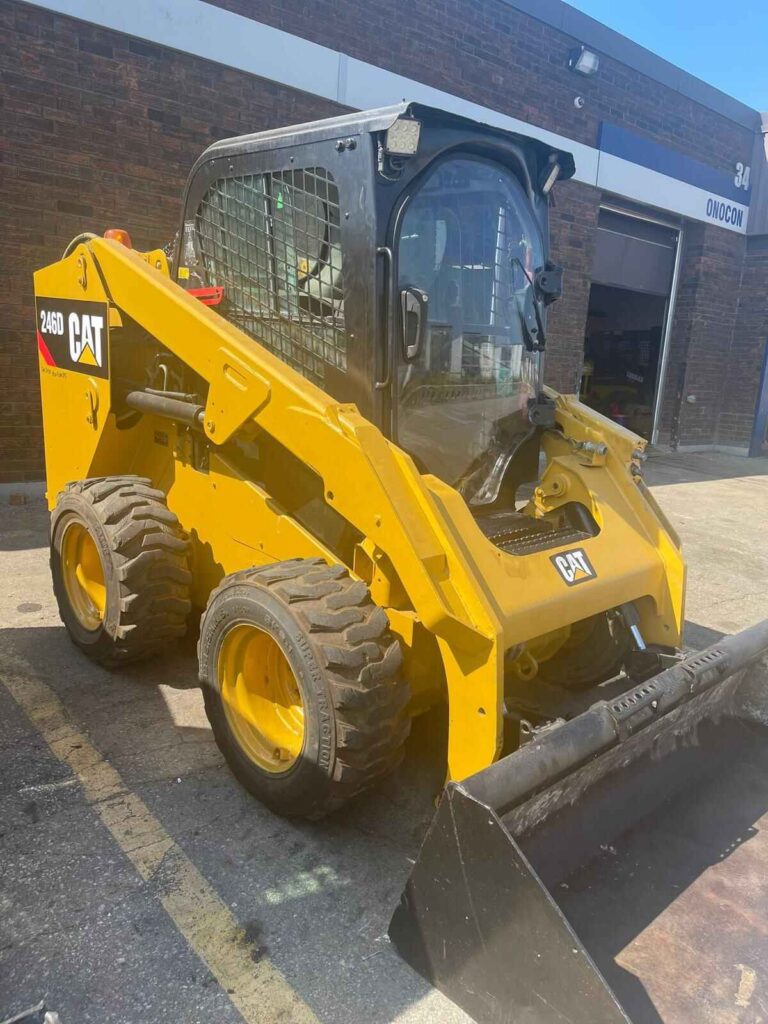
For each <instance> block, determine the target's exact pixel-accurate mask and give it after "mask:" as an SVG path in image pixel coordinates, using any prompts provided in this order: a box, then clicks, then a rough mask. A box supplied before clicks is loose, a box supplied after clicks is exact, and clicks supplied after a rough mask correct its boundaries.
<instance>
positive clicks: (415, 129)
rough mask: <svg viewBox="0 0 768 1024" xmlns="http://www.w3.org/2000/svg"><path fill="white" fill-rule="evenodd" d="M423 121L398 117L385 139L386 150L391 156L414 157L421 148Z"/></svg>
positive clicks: (388, 129)
mask: <svg viewBox="0 0 768 1024" xmlns="http://www.w3.org/2000/svg"><path fill="white" fill-rule="evenodd" d="M420 135H421V121H415V120H414V119H413V118H411V117H398V119H397V120H396V121H395V122H394V123H393V124H391V125H390V126H389V128H387V134H386V136H385V138H384V150H385V152H387V153H389V155H390V156H413V154H414V153H415V152H416V150H417V149H418V148H419V136H420Z"/></svg>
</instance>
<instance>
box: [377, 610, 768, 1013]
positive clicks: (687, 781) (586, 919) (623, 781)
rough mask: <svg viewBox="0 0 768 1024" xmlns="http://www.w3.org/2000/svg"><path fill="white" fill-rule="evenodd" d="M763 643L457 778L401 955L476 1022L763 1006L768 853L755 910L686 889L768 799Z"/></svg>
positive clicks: (395, 927)
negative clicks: (665, 921)
mask: <svg viewBox="0 0 768 1024" xmlns="http://www.w3.org/2000/svg"><path fill="white" fill-rule="evenodd" d="M766 652H768V620H766V621H764V622H761V623H759V624H758V625H756V626H753V627H751V628H750V629H747V630H744V631H743V632H741V633H739V634H737V635H735V636H731V637H726V638H724V639H723V640H722V641H721V642H719V643H717V644H715V645H713V646H712V647H710V648H708V649H707V650H705V651H703V652H701V653H699V654H696V655H693V656H691V657H689V658H687V659H686V660H685V661H682V662H680V663H679V664H677V665H675V666H673V667H672V668H669V669H667V670H666V671H664V672H661V673H660V674H659V675H657V676H654V677H653V678H651V679H649V680H647V681H646V682H643V683H641V684H639V685H637V686H635V687H634V688H633V689H631V690H630V691H628V692H627V693H625V694H623V695H622V696H621V697H618V698H617V699H615V700H612V701H601V702H599V703H597V704H594V705H593V706H592V707H590V708H589V709H588V710H587V711H585V712H583V713H582V714H580V715H578V716H577V717H575V718H573V719H571V720H570V721H568V722H566V723H564V724H561V725H559V726H556V727H553V728H552V729H551V730H550V731H549V732H547V733H545V734H543V735H541V736H540V737H539V738H538V739H537V740H536V741H535V742H532V743H530V744H528V745H527V746H525V747H522V748H521V749H520V750H518V751H516V752H515V753H513V754H510V755H509V756H508V757H505V758H502V759H501V760H500V761H498V762H496V763H495V764H494V765H491V766H490V767H489V768H487V769H485V770H484V771H482V772H479V773H478V774H477V775H474V776H472V777H471V778H469V779H466V780H464V781H463V782H461V783H451V784H450V785H449V786H448V787H447V789H446V791H445V793H444V795H443V797H442V800H441V803H440V806H439V808H438V810H437V813H436V815H435V818H434V820H433V822H432V825H431V827H430V829H429V831H428V833H427V835H426V837H425V839H424V843H423V845H422V848H421V851H420V853H419V857H418V860H417V862H416V865H415V867H414V869H413V872H412V874H411V877H410V879H409V881H408V884H407V886H406V889H405V892H404V893H403V897H402V899H401V902H400V904H399V906H398V907H397V909H396V911H395V914H394V916H393V918H392V923H391V925H390V930H389V934H390V938H391V939H392V942H393V943H394V945H395V946H396V948H397V949H398V951H399V952H400V954H401V955H402V956H403V957H404V958H405V960H407V961H408V963H410V964H411V966H412V967H414V968H415V969H416V970H417V971H418V972H419V973H420V974H422V975H423V976H424V977H425V978H427V979H428V980H429V981H430V982H431V983H432V984H434V985H435V986H436V987H437V988H438V989H440V990H441V991H442V992H444V993H445V994H446V995H447V996H448V997H449V998H450V999H452V1000H453V1001H454V1002H456V1003H457V1004H458V1005H459V1006H461V1007H462V1008H463V1009H464V1010H465V1011H466V1012H467V1013H469V1014H470V1016H472V1017H473V1018H474V1019H475V1020H476V1021H477V1022H478V1024H486V1022H487V1024H506V1022H509V1024H534V1022H535V1024H564V1022H569V1024H617V1022H622V1021H623V1022H626V1021H628V1020H630V1015H631V1019H632V1020H633V1021H635V1024H640V1022H643V1024H644V1022H646V1021H647V1022H649V1024H650V1022H655V1024H659V1022H660V1021H662V1020H663V1021H664V1022H665V1024H672V1022H675V1024H682V1022H687V1021H690V1022H691V1024H693V1022H694V1021H695V1024H704V1022H705V1021H707V1020H711V1021H713V1022H714V1021H718V1022H720V1021H726V1020H727V1021H729V1022H731V1021H733V1022H742V1021H743V1022H744V1024H747V1022H749V1024H752V1022H753V1021H755V1022H756V1021H758V1020H761V1019H765V1018H764V1017H761V1016H760V1015H759V1013H758V1015H757V1016H755V1015H754V1013H757V1012H758V1010H757V1004H756V1001H759V1000H761V999H764V998H765V996H764V995H763V993H762V989H760V990H759V991H757V992H756V986H758V984H759V979H758V972H757V966H756V967H754V968H753V967H750V966H749V962H750V961H751V962H753V963H754V964H755V965H759V964H761V963H763V964H768V927H766V926H765V924H764V921H765V914H766V910H768V880H766V875H768V872H767V871H766V865H768V856H766V859H765V860H762V861H758V862H757V863H756V864H754V865H753V866H752V870H753V871H754V872H755V873H756V875H757V877H756V878H755V879H752V881H753V882H755V883H756V885H757V888H758V889H760V883H761V882H762V890H761V893H760V894H758V895H756V896H755V899H758V898H759V896H760V895H762V897H763V906H762V909H761V910H760V911H758V912H755V907H754V906H750V907H747V908H746V909H745V911H744V912H740V911H738V910H735V909H734V908H733V907H732V906H731V905H730V902H729V901H730V900H731V897H730V896H728V898H727V899H726V904H727V906H728V909H727V910H726V911H724V910H723V901H722V900H720V901H718V899H717V898H714V899H713V898H711V893H710V894H705V896H704V899H703V900H701V899H700V900H699V901H698V903H697V902H696V901H695V900H694V901H691V900H688V901H687V903H686V901H685V900H683V899H682V897H683V896H685V895H687V894H688V890H690V888H691V884H692V882H693V881H694V880H695V879H696V878H697V877H698V876H700V875H701V874H702V872H703V871H704V870H705V869H706V868H707V867H708V866H710V865H711V864H712V863H716V862H718V861H722V860H724V859H725V857H726V856H727V855H728V853H729V852H732V850H733V849H734V848H735V847H737V846H738V845H739V844H740V842H742V841H743V840H744V838H745V837H746V836H749V834H750V833H749V829H750V828H751V827H752V824H753V822H754V820H755V817H756V816H757V817H759V814H760V813H761V812H762V813H764V812H766V811H768V783H763V782H762V780H763V779H764V778H767V777H768V772H767V771H766V769H768V742H766V741H768V668H767V667H766V664H764V663H763V656H764V655H765V654H766ZM745 780H747V782H746V785H745ZM749 780H755V785H754V786H753V784H752V782H751V781H749ZM758 780H759V781H758ZM729 786H730V790H729ZM755 786H756V787H757V789H756V790H755ZM749 819H751V821H750V820H749ZM766 852H767V853H768V849H767V850H766ZM753 888H754V886H753ZM732 889H733V890H734V891H736V892H737V893H739V894H740V895H741V897H742V898H743V897H744V895H745V892H746V893H747V896H746V898H747V900H748V901H750V900H752V898H753V897H752V895H751V889H750V885H749V879H745V878H742V877H741V876H739V878H737V880H736V884H735V885H733V886H732ZM677 897H681V902H682V903H685V907H684V909H683V911H682V912H681V913H682V917H681V914H680V913H679V914H678V921H677V931H675V930H674V929H673V930H672V932H671V933H670V930H669V929H668V928H667V929H666V930H665V928H663V927H661V926H659V925H658V924H657V922H658V920H659V919H660V914H661V912H662V911H663V910H664V908H665V907H668V906H670V905H671V904H673V903H675V900H676V899H677ZM675 906H677V904H675ZM761 921H762V922H763V924H760V922H761ZM654 928H655V929H656V931H655V932H654ZM708 929H709V931H710V932H711V933H712V934H709V933H708ZM577 932H578V933H579V934H577ZM579 935H581V938H580V937H579ZM638 935H642V936H643V937H644V942H645V946H644V948H645V953H644V959H643V956H641V957H640V961H641V962H640V963H639V966H638V965H635V966H634V967H632V966H630V967H629V968H626V967H622V966H620V965H619V964H617V962H616V954H617V953H618V952H620V950H621V949H622V948H624V947H625V946H626V945H627V943H628V942H630V941H631V940H632V939H635V938H637V936H638ZM697 942H699V945H700V946H701V948H698V949H697V948H696V944H697ZM683 946H684V947H685V948H684V949H683V948H682V947H683ZM692 950H693V952H692ZM702 951H703V952H702ZM740 970H741V972H742V973H741V974H739V971H740ZM718 971H719V972H721V973H723V972H725V973H727V972H728V971H730V972H731V974H730V975H729V976H728V979H727V981H725V982H723V979H722V978H720V977H719V976H718V977H715V975H716V974H717V972H718ZM744 972H747V973H746V974H745V973H744ZM749 972H751V973H749ZM607 978H609V979H610V984H609V981H608V980H606V979H607ZM745 978H746V982H745ZM651 992H652V994H649V993H651ZM702 995H703V996H704V998H702ZM619 996H620V997H621V1001H620V999H619ZM750 1006H751V1009H750ZM660 1011H661V1013H663V1016H661V1015H660ZM742 1011H745V1012H742ZM753 1011H754V1013H753V1015H752V1016H750V1015H749V1014H750V1013H752V1012H753ZM760 1012H762V1010H760ZM734 1013H735V1014H736V1015H735V1016H734Z"/></svg>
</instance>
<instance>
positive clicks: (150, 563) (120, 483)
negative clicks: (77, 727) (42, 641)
mask: <svg viewBox="0 0 768 1024" xmlns="http://www.w3.org/2000/svg"><path fill="white" fill-rule="evenodd" d="M187 547H188V545H187V540H186V537H185V535H184V533H183V531H182V529H181V527H180V526H179V522H178V520H177V519H176V516H175V515H174V514H173V513H172V512H171V511H170V509H169V508H168V506H167V505H166V503H165V495H164V494H163V492H162V491H159V490H157V489H156V488H154V487H152V485H151V482H150V481H149V480H147V479H145V478H143V477H137V476H115V477H102V478H99V479H92V480H80V481H78V482H76V483H72V484H67V486H66V488H65V489H64V491H62V493H61V494H60V495H59V497H58V500H57V502H56V508H55V509H54V511H53V513H52V516H51V574H52V576H53V589H54V593H55V595H56V600H57V602H58V605H59V613H60V615H61V618H62V621H63V622H64V625H65V626H66V627H67V630H68V632H69V635H70V637H71V638H72V640H73V641H74V642H75V643H76V644H77V646H78V647H80V648H81V649H82V650H83V651H85V653H86V654H88V655H89V656H90V657H91V658H93V659H94V660H95V661H98V662H100V663H101V664H105V665H120V664H125V663H127V662H130V661H137V660H140V659H141V658H145V657H148V656H149V655H151V654H154V653H156V652H158V651H161V650H164V649H166V648H167V646H168V644H169V643H170V642H172V641H174V640H175V639H176V638H177V637H180V636H182V635H183V634H184V632H185V630H186V624H187V616H188V614H189V611H190V607H191V605H190V601H189V585H190V581H191V575H190V572H189V568H188V566H187Z"/></svg>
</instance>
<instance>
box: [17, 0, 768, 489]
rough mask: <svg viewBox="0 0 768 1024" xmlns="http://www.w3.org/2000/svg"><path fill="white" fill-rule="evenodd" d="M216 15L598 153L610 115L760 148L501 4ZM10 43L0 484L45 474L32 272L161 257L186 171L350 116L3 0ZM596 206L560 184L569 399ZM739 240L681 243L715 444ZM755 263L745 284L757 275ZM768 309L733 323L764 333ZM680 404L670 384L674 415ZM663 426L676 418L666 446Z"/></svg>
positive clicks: (678, 329) (562, 335)
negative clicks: (760, 325)
mask: <svg viewBox="0 0 768 1024" xmlns="http://www.w3.org/2000/svg"><path fill="white" fill-rule="evenodd" d="M216 3H217V4H218V6H221V7H227V8H229V9H231V10H233V11H236V12H238V13H242V14H246V15H248V16H250V17H254V18H258V19H260V20H262V21H264V22H267V23H269V24H272V25H274V26H276V27H279V28H283V29H285V30H286V31H289V32H292V33H296V34H299V35H304V36H306V37H308V38H311V39H313V40H314V41H317V42H319V43H323V44H325V45H328V46H331V47H334V48H337V49H343V50H344V51H345V52H347V53H349V54H351V55H352V56H356V57H359V58H361V59H363V60H367V61H370V62H371V63H374V64H377V65H380V66H383V67H388V68H390V69H391V70H393V71H395V72H398V73H401V74H406V75H410V76H413V77H418V78H419V79H422V80H423V81H425V82H427V83H428V84H431V85H434V86H437V87H439V88H443V89H445V90H447V91H450V92H454V93H458V94H461V95H464V96H466V97H467V98H469V99H472V100H475V101H476V102H479V103H483V104H487V105H489V106H491V107H494V108H496V109H499V110H502V111H504V112H507V113H509V114H511V115H513V116H516V117H520V118H522V119H527V120H530V121H532V122H535V123H538V124H542V125H544V126H546V127H548V128H550V129H552V130H554V131H558V132H562V133H563V134H565V135H567V136H570V137H573V138H576V139H579V140H582V141H584V142H586V143H589V144H592V145H594V144H595V141H596V135H597V126H598V123H599V121H600V120H601V119H603V118H605V119H607V120H611V121H614V122H618V123H623V124H625V125H626V126H628V127H630V128H631V129H632V130H633V131H637V132H640V133H641V134H646V135H649V136H651V137H654V138H658V139H659V140H661V141H663V142H666V143H668V144H670V145H673V146H675V147H676V148H678V149H681V150H684V151H685V152H688V153H690V154H691V155H693V156H695V157H697V158H699V159H705V160H707V162H709V163H711V164H712V165H714V166H718V167H722V168H730V167H731V166H732V162H733V160H734V159H735V154H741V153H742V152H743V151H745V147H746V146H747V142H749V145H751V136H750V133H749V132H747V131H746V130H745V129H743V128H741V127H739V126H738V125H735V124H733V123H732V122H730V121H728V120H727V119H725V118H722V117H720V116H719V115H717V114H715V113H713V112H711V111H709V110H706V109H705V108H703V107H701V106H699V105H697V104H696V103H694V102H693V101H691V100H688V99H686V98H685V97H683V96H681V95H680V94H678V93H676V92H673V91H672V90H668V89H665V88H664V87H662V86H660V85H657V84H656V83H654V82H653V81H652V80H650V79H646V78H644V77H643V76H642V75H639V74H637V73H636V72H632V71H630V70H628V69H626V68H623V67H622V66H621V65H618V64H617V63H616V62H614V61H611V60H609V59H604V60H603V62H602V64H601V70H600V74H599V75H598V76H597V77H596V78H595V79H592V80H587V79H581V78H577V77H576V76H574V75H573V73H572V72H570V71H568V70H567V67H566V64H567V55H568V50H569V49H570V47H571V46H572V45H573V43H574V42H575V41H574V40H573V39H571V38H570V37H568V36H566V35H564V34H562V33H560V32H557V31H555V30H553V29H551V28H548V27H546V26H544V25H543V24H542V23H540V22H538V21H536V20H535V19H533V18H530V17H528V16H527V15H524V14H521V13H520V12H518V11H515V10H514V9H513V8H511V7H510V6H508V5H507V4H505V3H503V2H501V0H407V2H406V0H366V2H365V3H363V2H361V0H316V3H315V4H314V5H313V8H312V16H311V17H309V16H308V15H307V9H306V5H305V4H304V3H303V0H281V2H279V3H278V2H277V0H275V2H270V0H216ZM0 33H2V38H3V44H4V45H3V46H2V47H0V83H1V84H2V92H3V100H2V103H3V117H2V119H0V145H1V146H2V169H3V174H2V178H1V179H0V208H2V210H3V224H2V231H0V264H2V266H3V268H4V271H5V275H4V287H5V296H6V301H5V304H4V316H3V322H2V326H1V327H0V484H2V483H6V482H10V481H16V480H25V479H26V480H29V479H39V478H40V477H41V476H42V473H43V463H42V439H41V427H40V409H39V397H38V383H37V369H36V354H35V348H34V341H33V324H34V318H33V304H32V302H33V299H32V281H31V275H32V271H33V270H34V269H35V268H36V267H39V266H42V265H44V264H46V263H48V262H51V261H52V260H54V259H56V258H57V257H58V256H59V254H60V253H61V251H62V249H63V247H64V245H65V244H66V243H67V241H69V239H70V238H72V237H73V236H74V235H75V234H77V233H79V232H80V231H83V230H94V231H97V232H101V231H103V229H104V228H105V227H107V226H111V225H116V226H123V227H126V228H128V229H129V230H130V231H131V233H132V235H133V238H134V242H135V244H136V245H137V246H139V247H141V246H150V245H155V244H159V243H162V242H163V241H165V240H167V239H169V238H170V237H171V236H172V235H173V233H174V231H175V230H176V227H177V223H178V217H179V210H180V198H181V193H182V189H183V185H184V181H185V178H186V175H187V172H188V170H189V168H190V167H191V165H192V163H193V161H194V159H195V158H196V157H197V155H198V154H199V153H200V151H201V150H202V149H203V148H205V146H207V145H208V144H209V143H210V142H211V141H213V140H214V139H217V138H221V137H224V136H227V135H235V134H240V133H243V132H249V131H255V130H259V129H263V128H270V127H275V126H278V125H283V124H290V123H298V122H301V121H305V120H310V119H313V118H317V117H323V116H327V115H330V114H333V113H335V112H338V110H339V109H340V108H339V107H338V106H337V105H336V104H333V103H331V102H329V101H326V100H323V99H320V98H317V97H312V96H309V95H307V94H304V93H299V92H296V91H295V90H291V89H288V88H283V87H280V86H277V85H275V84H274V83H271V82H268V81H265V80H263V79H259V78H256V77H254V76H252V75H248V74H245V73H243V72H239V71H235V70H232V69H228V68H225V67H222V66H220V65H217V64H214V63H212V62H209V61H205V60H202V59H200V58H196V57H191V56H187V55H184V54H180V53H177V52H175V51H172V50H169V49H165V48H162V47H158V46H155V45H150V44H148V43H145V42H143V41H140V40H137V39H132V38H129V37H127V36H125V35H122V34H119V33H115V32H110V31H107V30H102V29H98V28H96V27H94V26H90V25H87V24H85V23H83V22H78V21H76V20H74V19H71V18H67V17H63V16H60V15H55V14H52V13H49V12H46V11H43V10H41V9H39V8H36V7H31V6H27V5H26V4H24V3H20V2H18V0H0ZM576 91H579V92H581V93H583V94H584V95H585V96H586V97H587V103H586V106H585V107H584V109H583V110H582V111H577V110H576V109H575V107H574V106H573V96H574V94H575V92H576ZM599 200H600V195H599V193H598V192H597V190H595V189H592V188H589V187H588V186H585V185H582V184H579V183H576V182H566V183H561V185H559V186H558V188H557V206H556V208H555V209H554V211H553V217H552V240H553V255H554V257H555V259H557V260H558V261H559V262H561V263H562V264H563V265H564V266H565V268H566V279H565V292H564V295H563V298H562V299H561V300H560V301H559V302H558V303H557V304H556V305H555V306H553V307H552V310H551V316H550V332H549V333H550V350H549V354H548V362H547V366H548V370H547V378H548V380H549V382H550V383H552V384H554V385H555V386H556V387H558V388H560V389H562V390H565V391H570V390H572V389H573V388H574V386H575V383H576V380H577V378H578V375H579V371H580V367H581V361H582V345H583V337H584V326H585V320H586V310H587V302H588V293H589V278H590V270H591V265H592V254H593V246H594V241H595V224H596V218H597V209H598V204H599ZM740 245H742V246H743V240H740V239H739V238H738V237H737V236H735V235H731V234H729V233H727V232H724V231H722V230H720V229H717V228H705V227H704V226H703V225H692V226H691V230H690V231H689V232H688V238H687V241H686V258H685V261H684V267H683V270H684V281H683V287H682V289H681V296H680V302H679V303H678V314H677V318H676V322H675V328H674V337H673V358H672V360H671V365H670V383H671V384H673V383H674V380H673V378H674V374H675V373H676V372H677V369H678V367H679V365H680V363H681V362H684V361H685V357H693V358H694V359H695V360H696V361H699V360H700V362H701V364H700V366H699V368H698V369H696V370H695V371H690V372H693V373H694V376H693V377H692V378H691V383H695V385H696V388H697V389H698V393H699V394H700V396H701V404H700V405H699V406H698V408H693V409H689V408H686V409H685V410H684V414H683V417H682V419H681V422H680V425H681V428H684V434H685V437H686V438H699V437H704V435H705V434H707V433H708V432H709V434H710V435H712V434H713V429H714V428H713V427H712V423H714V419H713V417H715V416H716V413H717V411H718V410H719V408H720V406H721V405H722V414H723V433H724V436H725V435H727V436H728V437H729V438H730V437H735V436H736V435H741V433H742V432H743V431H745V430H746V421H747V417H746V416H745V415H744V414H743V408H742V406H743V402H742V400H741V399H738V400H737V399H736V398H735V397H734V399H733V401H731V400H730V399H726V398H722V402H721V395H720V393H719V391H718V379H717V378H718V373H719V374H720V375H721V374H722V364H723V360H724V358H725V355H724V353H725V351H727V347H728V346H730V345H731V344H732V343H733V346H734V347H733V356H734V358H733V363H734V367H735V366H737V365H738V366H743V367H744V373H745V376H746V377H747V378H748V377H749V374H750V373H751V372H752V371H751V370H750V369H749V367H751V366H752V365H753V363H754V359H755V358H756V357H757V352H758V348H756V347H755V345H757V342H748V341H747V340H744V341H743V343H742V342H741V341H740V340H736V336H735V335H734V334H733V331H732V325H733V319H731V321H730V329H729V324H728V317H729V316H731V318H733V316H734V315H735V306H734V304H733V294H734V293H733V292H732V291H729V290H728V289H729V288H734V287H736V286H737V285H738V277H739V275H740V273H741V270H740V265H739V263H738V261H739V259H740V249H739V246H740ZM753 262H754V267H752V268H751V269H750V270H749V271H748V270H747V269H746V268H745V272H744V282H745V288H747V289H749V288H754V287H757V282H758V280H759V275H760V271H759V260H755V261H753ZM699 272H701V273H702V274H703V275H704V277H703V278H701V279H699V277H698V274H699ZM734 278H735V279H736V286H734V283H733V282H734ZM762 294H763V293H762V292H760V291H759V290H758V292H757V294H756V296H755V297H754V298H753V299H752V300H749V301H746V300H745V303H744V305H743V307H742V310H741V313H740V316H743V318H744V323H745V324H747V325H748V326H747V328H745V330H747V329H748V330H750V331H752V332H753V334H754V332H755V331H756V330H757V328H756V326H755V318H756V317H757V316H758V313H757V312H756V305H757V304H759V298H760V295H762ZM750 302H752V303H753V306H750ZM753 307H755V308H753ZM750 310H752V311H751V312H750ZM729 331H730V333H729ZM741 337H742V333H740V334H739V335H738V338H739V339H741ZM744 338H745V339H746V334H744ZM724 346H725V348H724ZM739 346H740V347H739ZM758 347H759V346H758ZM745 352H746V353H748V355H745V354H744V353H745ZM686 365H688V363H686ZM720 379H721V380H722V377H721V378H720ZM740 380H741V378H740V377H738V375H737V373H736V371H735V369H734V371H733V372H732V379H731V382H730V384H729V388H730V390H729V395H730V394H732V395H733V396H736V395H737V394H746V391H748V389H749V386H750V384H749V380H747V382H746V383H745V384H743V385H742V384H741V383H739V381H740ZM745 389H746V390H745ZM670 395H672V396H674V387H670V388H668V389H667V394H666V402H665V406H669V402H670ZM710 401H714V402H715V403H716V404H715V405H710ZM672 416H673V410H672V408H671V406H670V407H669V408H667V415H666V423H665V427H666V429H667V432H669V425H670V423H671V420H672ZM691 443H692V442H691ZM740 443H746V441H743V442H740Z"/></svg>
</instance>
